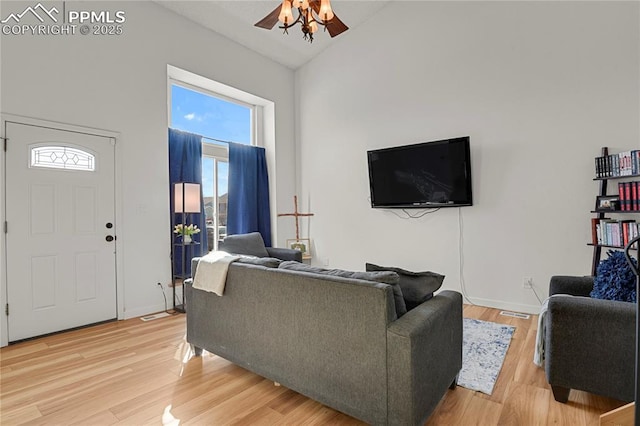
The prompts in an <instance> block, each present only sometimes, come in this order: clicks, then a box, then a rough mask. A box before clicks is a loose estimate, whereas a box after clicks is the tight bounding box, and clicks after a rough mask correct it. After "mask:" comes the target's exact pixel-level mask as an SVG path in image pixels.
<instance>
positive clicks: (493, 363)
mask: <svg viewBox="0 0 640 426" xmlns="http://www.w3.org/2000/svg"><path fill="white" fill-rule="evenodd" d="M515 330H516V328H515V327H513V326H511V325H504V324H496V323H495V322H487V321H480V320H476V319H471V318H464V322H463V333H462V336H463V342H462V370H460V375H459V376H458V385H460V386H463V387H465V388H467V389H471V390H475V391H479V392H482V393H485V394H487V395H491V393H492V392H493V386H494V385H495V384H496V380H497V379H498V374H500V369H501V368H502V363H503V362H504V357H505V355H506V354H507V349H509V343H511V337H512V336H513V332H514V331H515Z"/></svg>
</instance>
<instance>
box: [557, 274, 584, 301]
mask: <svg viewBox="0 0 640 426" xmlns="http://www.w3.org/2000/svg"><path fill="white" fill-rule="evenodd" d="M591 290H593V277H570V276H563V275H556V276H553V277H551V281H550V282H549V296H553V295H554V294H570V295H572V296H585V297H589V294H590V293H591Z"/></svg>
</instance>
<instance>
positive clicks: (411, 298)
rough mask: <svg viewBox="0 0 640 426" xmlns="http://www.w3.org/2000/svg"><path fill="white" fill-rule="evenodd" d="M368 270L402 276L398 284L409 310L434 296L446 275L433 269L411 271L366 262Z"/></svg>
mask: <svg viewBox="0 0 640 426" xmlns="http://www.w3.org/2000/svg"><path fill="white" fill-rule="evenodd" d="M365 269H366V270H367V271H393V272H395V273H397V274H398V275H399V276H400V280H399V281H398V285H399V286H400V289H401V290H402V296H403V297H404V302H405V305H406V307H407V311H410V310H411V309H413V308H415V307H416V306H418V305H419V304H421V303H423V302H426V301H427V300H429V299H431V298H432V297H433V293H434V292H435V291H436V290H438V289H439V288H440V286H442V282H443V281H444V275H440V274H436V273H435V272H431V271H424V272H411V271H407V270H404V269H401V268H395V267H390V266H378V265H374V264H373V263H367V264H365Z"/></svg>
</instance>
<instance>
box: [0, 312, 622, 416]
mask: <svg viewBox="0 0 640 426" xmlns="http://www.w3.org/2000/svg"><path fill="white" fill-rule="evenodd" d="M465 316H466V317H471V318H478V319H482V320H488V321H494V322H499V323H505V324H511V325H515V326H516V331H515V334H514V337H513V340H512V343H511V346H510V347H509V351H508V353H507V357H506V359H505V363H504V365H503V368H502V372H501V374H500V377H499V379H498V382H497V383H496V387H495V389H494V392H493V395H491V396H487V395H484V394H481V393H478V392H473V391H470V390H467V389H464V388H461V387H458V388H457V389H456V390H450V391H448V392H447V394H446V395H445V397H444V398H443V400H442V401H441V403H440V405H439V406H438V408H437V409H436V411H435V412H434V414H433V415H432V416H431V418H430V419H429V421H428V422H427V425H464V426H467V425H482V426H488V425H518V426H522V425H597V424H598V417H599V415H600V414H601V413H604V412H606V411H609V410H611V409H613V408H616V407H618V406H620V405H622V403H621V402H618V401H614V400H610V399H606V398H602V397H597V396H594V395H589V394H586V393H584V392H578V391H572V393H571V396H570V401H569V403H568V404H560V403H557V402H555V400H554V399H553V396H552V394H551V391H550V389H549V386H548V385H547V383H546V380H545V378H544V373H543V371H542V370H541V369H539V368H537V367H536V366H535V365H534V364H533V363H532V362H531V359H532V354H533V346H534V340H535V331H536V327H537V320H536V317H532V319H529V320H522V319H515V318H509V317H504V316H500V315H499V311H496V310H494V309H488V308H481V307H475V306H465ZM184 321H185V316H184V315H175V316H171V317H168V318H162V319H157V320H154V321H150V322H142V321H140V320H139V319H132V320H127V321H120V322H115V323H109V324H103V325H99V326H96V327H91V328H86V329H83V330H76V331H72V332H68V333H63V334H58V335H55V336H49V337H45V338H41V339H37V340H33V341H29V342H24V343H20V344H16V345H12V346H9V347H6V348H3V349H1V350H0V360H1V363H0V385H1V390H0V424H2V425H14V424H15V425H17V424H28V425H45V424H46V425H73V424H78V425H116V424H117V425H142V424H153V425H159V424H165V425H167V424H173V425H177V424H178V423H177V421H178V420H179V423H180V424H181V425H183V424H184V425H196V424H200V425H227V424H234V425H256V424H263V425H273V424H290V425H299V424H340V425H352V424H362V423H360V422H358V421H357V420H355V419H353V418H351V417H349V416H346V415H344V414H341V413H338V412H336V411H334V410H332V409H330V408H327V407H325V406H323V405H321V404H319V403H317V402H314V401H312V400H310V399H308V398H305V397H303V396H301V395H299V394H297V393H295V392H293V391H291V390H288V389H286V388H284V387H276V386H274V385H273V382H270V381H268V380H266V379H263V378H261V377H259V376H257V375H255V374H252V373H250V372H248V371H246V370H243V369H242V368H240V367H236V366H234V365H233V364H231V363H229V362H228V361H226V360H224V359H221V358H219V357H217V356H213V355H205V356H204V357H202V358H194V359H192V360H191V361H190V362H188V363H187V364H186V366H185V367H184V368H181V363H180V362H179V361H178V360H176V358H175V356H176V352H178V350H179V349H180V345H181V342H182V339H183V336H184V330H185V323H184ZM163 414H164V416H163ZM172 421H173V423H172Z"/></svg>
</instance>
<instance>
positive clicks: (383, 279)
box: [278, 261, 407, 318]
mask: <svg viewBox="0 0 640 426" xmlns="http://www.w3.org/2000/svg"><path fill="white" fill-rule="evenodd" d="M278 268H280V269H288V270H290V271H299V272H310V273H312V274H320V275H330V276H334V277H342V278H353V279H356V280H365V281H373V282H377V283H382V284H388V285H390V286H391V288H392V289H393V301H394V305H395V307H396V315H397V317H398V318H400V317H401V316H402V315H404V314H406V313H407V307H406V305H405V301H404V297H403V295H402V290H401V289H400V286H399V285H398V281H399V279H400V277H399V276H398V274H397V273H395V272H393V271H372V272H360V271H346V270H344V269H325V268H319V267H317V266H311V265H307V264H306V263H299V262H294V261H287V262H282V263H281V264H280V266H278Z"/></svg>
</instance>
